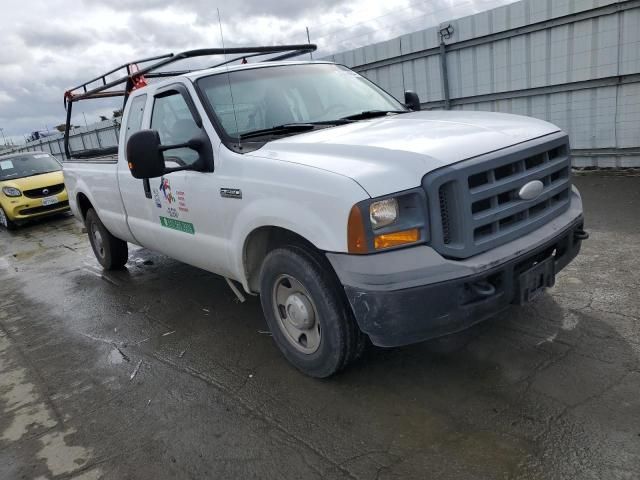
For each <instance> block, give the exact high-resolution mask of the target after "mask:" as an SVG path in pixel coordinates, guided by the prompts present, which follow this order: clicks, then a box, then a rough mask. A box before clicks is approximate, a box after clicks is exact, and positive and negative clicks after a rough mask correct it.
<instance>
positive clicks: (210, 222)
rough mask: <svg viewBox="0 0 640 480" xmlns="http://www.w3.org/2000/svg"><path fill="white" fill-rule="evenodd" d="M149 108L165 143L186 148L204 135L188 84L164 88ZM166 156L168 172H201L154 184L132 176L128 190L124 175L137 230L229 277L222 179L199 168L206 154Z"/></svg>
mask: <svg viewBox="0 0 640 480" xmlns="http://www.w3.org/2000/svg"><path fill="white" fill-rule="evenodd" d="M149 107H150V108H151V115H150V117H151V118H150V120H149V125H150V128H151V129H152V130H157V131H158V134H159V136H160V142H161V144H162V145H176V144H182V143H186V142H188V141H189V140H191V139H193V138H194V137H196V136H198V135H201V136H202V131H203V129H204V125H203V123H202V116H201V115H200V113H199V112H198V111H197V109H196V107H195V104H194V102H193V101H192V98H191V96H190V94H189V92H188V90H187V89H186V88H185V87H184V85H179V86H175V87H174V88H172V87H169V88H163V89H162V90H161V91H160V92H159V93H157V94H156V95H155V96H154V97H153V99H152V102H151V105H149ZM207 141H209V137H208V136H207ZM164 158H165V166H166V167H167V168H174V167H185V166H187V167H188V166H193V167H194V168H198V170H185V171H180V172H173V173H168V174H165V175H163V176H162V177H160V178H151V179H149V180H136V179H134V178H133V177H132V176H131V174H130V173H129V174H128V177H127V179H126V186H123V185H122V181H123V180H124V179H123V178H122V177H121V190H123V200H124V202H125V207H126V209H127V212H128V213H129V227H130V229H131V232H132V233H133V235H134V237H135V238H136V239H137V240H138V241H139V243H140V244H141V245H143V246H144V247H147V248H150V249H151V250H155V251H158V252H160V253H163V254H165V255H168V256H170V257H172V258H175V259H176V260H180V261H182V262H185V263H189V264H191V265H195V266H198V267H201V268H204V269H207V270H209V271H212V272H216V273H220V274H226V273H228V270H227V255H226V251H225V250H224V246H225V245H226V244H225V243H224V241H223V235H224V228H223V222H221V221H220V219H221V218H222V217H223V215H222V212H220V211H219V209H220V208H221V198H220V197H219V196H216V195H215V194H216V192H219V190H220V185H219V180H218V176H217V175H216V174H215V172H212V171H202V168H199V167H198V165H200V164H199V163H198V160H199V158H200V153H198V152H197V151H195V150H192V149H190V148H174V149H170V150H166V151H165V152H164ZM209 170H213V168H210V169H209ZM127 173H128V172H127ZM125 190H126V191H125ZM130 212H136V215H131V213H130Z"/></svg>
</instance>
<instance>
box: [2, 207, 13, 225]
mask: <svg viewBox="0 0 640 480" xmlns="http://www.w3.org/2000/svg"><path fill="white" fill-rule="evenodd" d="M0 225H2V226H3V227H4V228H6V229H7V230H14V229H15V228H16V224H15V223H14V222H12V221H11V220H10V219H9V217H8V216H7V213H6V212H5V211H4V209H3V208H2V207H0Z"/></svg>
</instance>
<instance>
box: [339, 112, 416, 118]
mask: <svg viewBox="0 0 640 480" xmlns="http://www.w3.org/2000/svg"><path fill="white" fill-rule="evenodd" d="M408 112H409V110H365V111H364V112H360V113H354V114H353V115H348V116H346V117H342V118H341V119H340V120H365V119H367V118H376V117H384V116H385V115H386V114H387V113H408Z"/></svg>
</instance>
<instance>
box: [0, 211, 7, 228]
mask: <svg viewBox="0 0 640 480" xmlns="http://www.w3.org/2000/svg"><path fill="white" fill-rule="evenodd" d="M8 223H9V222H7V216H6V215H5V213H4V210H3V209H1V208H0V224H1V225H2V226H3V227H5V228H6V226H7V225H8Z"/></svg>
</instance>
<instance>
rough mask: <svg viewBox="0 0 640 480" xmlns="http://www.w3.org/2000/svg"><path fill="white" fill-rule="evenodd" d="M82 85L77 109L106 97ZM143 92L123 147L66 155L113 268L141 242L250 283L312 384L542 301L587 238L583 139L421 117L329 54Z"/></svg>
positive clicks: (496, 118)
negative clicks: (578, 174) (368, 356)
mask: <svg viewBox="0 0 640 480" xmlns="http://www.w3.org/2000/svg"><path fill="white" fill-rule="evenodd" d="M202 52H203V51H198V53H197V54H202ZM248 52H249V53H251V50H248ZM189 53H192V52H187V53H186V54H180V55H178V57H180V56H182V58H184V57H186V56H188V54H189ZM225 53H226V52H225ZM240 53H242V52H240ZM193 55H196V53H194V54H193ZM171 58H173V57H171ZM161 63H162V66H166V65H167V63H168V62H167V61H166V60H164V61H161ZM226 63H229V62H226ZM153 70H154V69H153V68H147V69H143V70H141V71H140V72H141V73H140V74H142V73H147V72H152V71H153ZM125 80H126V81H127V85H129V86H131V85H135V84H136V82H140V80H141V78H140V76H137V77H132V76H129V77H127V78H126V79H125ZM123 81H124V80H123ZM104 83H106V82H104ZM113 85H114V84H113V83H112V84H110V85H108V88H111V87H113ZM76 91H78V92H79V93H78V94H77V96H76V97H74V95H73V92H70V93H68V94H67V99H68V100H69V102H70V104H71V103H73V102H74V101H79V100H82V99H86V98H91V96H92V95H95V96H96V97H97V98H99V95H100V94H101V92H102V90H101V89H98V90H95V91H93V92H92V91H89V92H88V93H86V92H87V89H86V88H85V89H84V91H82V88H79V89H78V90H76ZM127 95H128V100H127V102H126V107H125V110H124V116H123V124H122V125H123V128H122V131H121V135H120V144H119V148H118V149H117V153H116V152H112V153H116V154H115V155H114V156H112V157H109V159H107V157H104V156H103V157H102V158H101V159H100V161H99V162H97V163H96V162H87V161H85V160H84V159H83V157H85V156H86V155H78V156H77V158H76V159H75V160H72V161H71V162H68V163H65V174H66V178H67V185H68V188H69V192H70V205H71V208H72V211H73V212H74V214H75V215H76V216H77V217H78V219H80V220H82V221H83V222H85V223H86V226H87V229H88V232H89V240H90V241H91V245H92V247H93V249H94V251H95V254H96V257H97V258H98V261H99V262H100V263H101V264H102V265H103V267H104V268H106V269H113V268H119V267H122V266H123V265H124V264H125V263H126V262H127V243H134V244H137V245H142V246H144V247H146V248H149V249H152V250H155V251H157V252H161V253H163V254H166V255H168V256H170V257H173V258H175V259H177V260H180V261H182V262H185V263H188V264H191V265H194V266H196V267H200V268H202V269H205V270H208V271H210V272H214V273H217V274H219V275H222V276H224V277H226V278H227V279H231V280H234V281H237V282H239V283H240V284H241V285H242V286H243V287H244V290H245V291H246V292H248V293H249V294H259V295H260V299H261V302H262V307H263V311H264V315H265V317H266V320H267V323H268V325H269V327H270V329H271V332H272V334H273V339H274V341H275V343H276V344H277V346H278V347H279V348H280V350H281V351H282V353H283V354H284V356H285V357H286V358H287V359H288V360H289V361H290V362H291V363H292V364H293V365H295V366H296V367H297V368H299V369H300V370H302V371H303V372H305V373H307V374H308V375H311V376H314V377H326V376H329V375H331V374H333V373H335V372H337V371H338V370H340V369H341V368H344V367H345V366H346V365H347V364H349V362H351V361H352V360H354V359H355V358H357V357H358V356H359V354H360V353H361V352H362V349H363V346H364V345H365V343H366V340H367V338H368V339H370V340H371V342H373V343H374V344H375V345H379V346H383V347H391V346H401V345H407V344H410V343H414V342H420V341H423V340H427V339H431V338H435V337H438V336H443V335H447V334H451V333H454V332H458V331H460V330H462V329H465V328H468V327H470V326H471V325H473V324H475V323H477V322H480V321H482V320H484V319H486V318H488V317H490V316H492V315H495V314H496V313H497V312H499V311H501V310H503V309H505V308H506V307H507V306H508V305H510V304H512V303H525V302H528V301H530V300H532V299H533V298H535V297H536V296H537V295H539V294H540V293H541V292H543V291H544V289H545V288H546V287H549V286H551V285H553V283H554V278H555V275H556V274H557V273H558V272H559V271H560V270H561V269H562V268H564V267H565V266H566V265H567V264H568V263H569V262H570V261H571V260H572V259H573V258H574V257H575V256H576V255H577V254H578V251H579V250H580V245H581V241H582V240H583V239H585V238H586V237H587V235H586V233H585V232H584V230H583V215H582V202H581V198H580V194H579V193H578V190H577V189H576V188H575V187H574V186H572V184H571V177H570V173H571V171H570V157H569V155H570V150H569V139H568V138H567V135H566V134H565V133H564V132H563V131H561V130H560V129H559V128H558V127H557V126H555V125H552V124H550V123H547V122H545V121H541V120H537V119H534V118H527V117H521V116H515V115H506V114H500V113H487V112H465V111H428V112H427V111H417V110H419V108H420V102H419V100H418V98H417V96H416V95H415V94H414V93H411V92H408V93H407V94H406V95H405V104H402V103H400V102H399V101H398V100H396V99H395V98H394V97H392V96H391V95H390V94H388V93H386V92H385V91H383V90H382V89H380V88H379V87H377V86H376V85H375V84H373V83H372V82H370V81H369V80H367V79H366V78H364V77H362V76H360V75H359V74H357V73H355V72H353V71H351V70H349V69H348V68H346V67H344V66H341V65H336V64H333V63H330V62H317V61H316V62H312V61H308V62H307V61H303V62H284V61H271V62H265V63H251V64H242V65H234V66H229V65H225V66H220V67H217V68H213V69H205V70H199V71H194V72H190V73H182V74H178V75H177V76H175V77H172V78H170V79H163V80H160V81H157V82H156V83H153V84H150V85H146V86H145V85H144V84H143V85H141V86H140V87H139V88H134V89H129V90H128V91H127ZM69 108H70V107H69ZM68 116H69V117H70V113H69V115H68ZM70 155H71V156H73V153H71V154H70Z"/></svg>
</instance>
